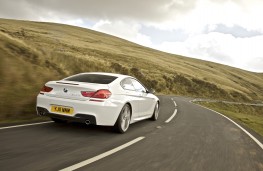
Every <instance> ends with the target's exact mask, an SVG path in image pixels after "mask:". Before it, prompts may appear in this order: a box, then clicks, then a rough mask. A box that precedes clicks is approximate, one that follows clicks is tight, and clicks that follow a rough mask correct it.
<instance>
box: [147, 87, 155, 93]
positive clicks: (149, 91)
mask: <svg viewBox="0 0 263 171" xmlns="http://www.w3.org/2000/svg"><path fill="white" fill-rule="evenodd" d="M147 93H152V94H154V93H155V90H154V89H152V88H150V89H149V90H147Z"/></svg>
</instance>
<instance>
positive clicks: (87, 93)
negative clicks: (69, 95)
mask: <svg viewBox="0 0 263 171" xmlns="http://www.w3.org/2000/svg"><path fill="white" fill-rule="evenodd" d="M81 94H82V96H84V97H91V98H98V99H107V98H109V97H110V96H111V92H110V91H109V90H98V91H96V92H94V91H82V92H81Z"/></svg>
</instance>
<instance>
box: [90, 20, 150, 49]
mask: <svg viewBox="0 0 263 171" xmlns="http://www.w3.org/2000/svg"><path fill="white" fill-rule="evenodd" d="M92 29H94V30H98V31H101V32H104V33H107V34H111V35H118V37H121V38H123V39H126V40H129V41H132V42H135V43H138V44H140V45H144V46H148V47H150V46H152V42H151V38H150V37H149V36H147V35H144V34H142V33H140V29H141V25H140V24H138V23H134V22H123V21H114V22H112V21H108V20H100V21H99V22H97V23H96V24H95V25H94V26H93V27H92Z"/></svg>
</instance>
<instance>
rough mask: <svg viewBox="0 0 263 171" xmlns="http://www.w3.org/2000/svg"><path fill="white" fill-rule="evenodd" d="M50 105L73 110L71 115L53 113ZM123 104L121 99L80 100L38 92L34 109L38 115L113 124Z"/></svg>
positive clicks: (107, 124) (97, 123)
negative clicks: (101, 100)
mask: <svg viewBox="0 0 263 171" xmlns="http://www.w3.org/2000/svg"><path fill="white" fill-rule="evenodd" d="M52 105H58V106H67V107H72V108H73V109H74V112H73V114H72V115H68V114H61V113H54V112H51V106H52ZM123 105H124V104H123V103H122V102H121V101H117V100H112V99H111V100H110V99H107V100H105V101H104V102H95V101H88V100H87V101H80V100H72V99H63V98H57V97H50V96H47V95H42V94H39V95H38V97H37V108H36V109H37V113H38V115H44V116H48V117H52V118H58V119H63V120H68V121H76V122H83V123H84V122H85V120H89V121H90V123H91V124H95V125H105V126H113V125H114V124H115V122H116V120H117V118H118V116H119V113H120V111H121V109H122V107H123Z"/></svg>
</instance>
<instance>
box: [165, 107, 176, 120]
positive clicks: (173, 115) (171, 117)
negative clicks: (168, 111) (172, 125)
mask: <svg viewBox="0 0 263 171" xmlns="http://www.w3.org/2000/svg"><path fill="white" fill-rule="evenodd" d="M176 114H177V109H174V113H173V114H172V116H170V118H168V119H167V120H166V121H165V123H169V122H170V121H171V120H172V119H173V118H174V117H175V115H176Z"/></svg>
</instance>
